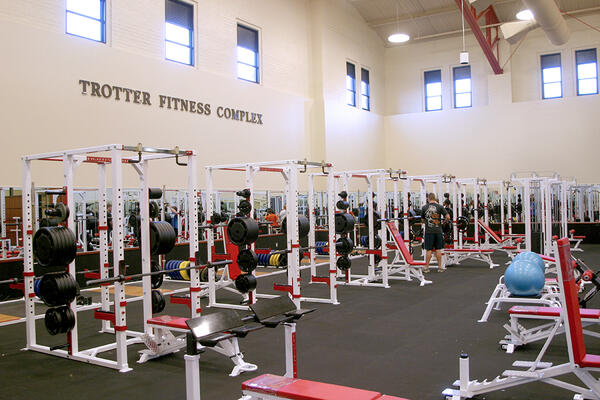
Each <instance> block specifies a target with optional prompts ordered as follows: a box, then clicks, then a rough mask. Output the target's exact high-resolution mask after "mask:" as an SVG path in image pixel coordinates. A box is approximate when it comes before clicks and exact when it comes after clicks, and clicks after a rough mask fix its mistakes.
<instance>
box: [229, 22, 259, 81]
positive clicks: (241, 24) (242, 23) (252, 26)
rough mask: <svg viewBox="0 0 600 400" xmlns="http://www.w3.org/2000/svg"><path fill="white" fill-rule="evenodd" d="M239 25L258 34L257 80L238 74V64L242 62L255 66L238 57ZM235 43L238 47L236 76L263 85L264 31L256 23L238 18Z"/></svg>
mask: <svg viewBox="0 0 600 400" xmlns="http://www.w3.org/2000/svg"><path fill="white" fill-rule="evenodd" d="M238 26H241V27H243V28H246V29H249V30H252V31H255V32H256V36H257V37H256V46H257V51H256V67H255V68H256V79H257V80H256V82H255V81H251V80H248V79H244V78H240V77H239V76H238V73H237V66H238V64H240V63H241V64H244V65H248V66H251V67H254V65H250V64H246V63H244V62H241V61H239V59H238V55H237V48H238V46H239V45H238V40H239V38H238ZM235 43H236V44H235V49H236V56H235V66H236V73H235V75H236V78H237V79H239V80H240V81H244V82H250V83H254V84H256V85H262V78H263V77H262V59H261V57H262V31H261V29H260V27H258V26H256V25H254V24H251V23H249V22H246V21H242V20H240V19H237V20H236V24H235Z"/></svg>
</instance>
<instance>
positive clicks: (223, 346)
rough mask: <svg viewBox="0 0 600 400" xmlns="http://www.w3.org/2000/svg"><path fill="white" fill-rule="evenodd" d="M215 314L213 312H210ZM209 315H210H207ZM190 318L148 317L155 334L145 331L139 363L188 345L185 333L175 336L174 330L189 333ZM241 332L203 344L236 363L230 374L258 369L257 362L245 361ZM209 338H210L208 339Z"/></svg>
mask: <svg viewBox="0 0 600 400" xmlns="http://www.w3.org/2000/svg"><path fill="white" fill-rule="evenodd" d="M210 315H213V314H210ZM207 317H208V316H207ZM189 321H190V319H189V318H184V317H175V316H171V315H160V316H158V317H153V318H150V319H148V320H147V321H146V322H147V323H148V325H150V326H151V327H152V328H154V329H153V330H154V334H152V335H150V334H147V333H145V334H144V335H142V337H141V339H142V341H143V342H144V344H145V345H146V347H147V349H144V350H140V352H139V353H140V359H139V360H138V363H144V362H146V361H148V360H151V359H154V358H158V357H161V356H164V355H166V354H172V353H175V352H178V351H179V350H180V349H182V348H184V347H185V346H186V337H185V335H179V336H175V335H174V334H173V333H172V332H179V333H184V334H187V333H188V332H189V331H190V328H189V326H188V324H189ZM238 337H240V336H239V334H238V335H237V336H236V335H232V336H227V337H225V336H220V337H216V338H212V339H211V340H215V339H219V340H217V341H216V342H214V343H213V342H211V341H210V340H209V341H206V342H205V344H202V342H200V344H201V345H203V346H205V347H207V348H209V349H211V350H213V351H215V352H217V353H220V354H223V355H224V356H226V357H228V358H229V359H231V361H232V362H233V364H234V367H233V370H232V371H231V373H230V374H229V376H238V375H239V374H241V373H242V372H247V371H256V370H257V369H258V367H257V366H256V365H255V364H250V363H247V362H245V361H244V355H243V353H242V352H241V351H240V347H239V344H238V341H237V338H238ZM206 340H208V339H206Z"/></svg>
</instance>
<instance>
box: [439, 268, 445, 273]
mask: <svg viewBox="0 0 600 400" xmlns="http://www.w3.org/2000/svg"><path fill="white" fill-rule="evenodd" d="M438 272H446V268H438Z"/></svg>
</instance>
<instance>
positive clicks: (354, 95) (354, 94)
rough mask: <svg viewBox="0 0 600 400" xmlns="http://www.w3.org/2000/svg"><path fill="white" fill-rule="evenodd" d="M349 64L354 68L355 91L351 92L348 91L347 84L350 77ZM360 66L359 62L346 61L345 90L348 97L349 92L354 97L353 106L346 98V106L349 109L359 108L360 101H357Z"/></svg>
mask: <svg viewBox="0 0 600 400" xmlns="http://www.w3.org/2000/svg"><path fill="white" fill-rule="evenodd" d="M348 64H351V65H353V66H354V77H353V79H354V90H350V89H348V84H347V79H348V77H349V76H350V75H348ZM357 65H358V63H357V62H354V61H351V60H346V74H345V75H344V89H345V92H344V93H345V94H346V97H347V96H348V92H352V93H353V96H352V104H350V103H348V100H347V98H346V105H347V106H349V107H354V108H357V107H358V101H356V92H357V90H356V66H357Z"/></svg>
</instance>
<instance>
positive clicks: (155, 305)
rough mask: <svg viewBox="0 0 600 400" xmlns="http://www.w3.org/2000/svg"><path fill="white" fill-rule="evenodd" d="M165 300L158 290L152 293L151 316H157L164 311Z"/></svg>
mask: <svg viewBox="0 0 600 400" xmlns="http://www.w3.org/2000/svg"><path fill="white" fill-rule="evenodd" d="M165 306H166V302H165V298H164V296H163V295H162V293H161V292H160V290H153V291H152V314H157V313H159V312H161V311H162V310H164V309H165Z"/></svg>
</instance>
